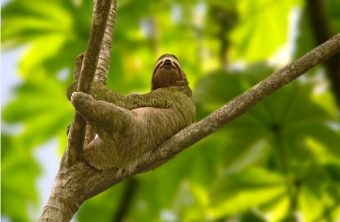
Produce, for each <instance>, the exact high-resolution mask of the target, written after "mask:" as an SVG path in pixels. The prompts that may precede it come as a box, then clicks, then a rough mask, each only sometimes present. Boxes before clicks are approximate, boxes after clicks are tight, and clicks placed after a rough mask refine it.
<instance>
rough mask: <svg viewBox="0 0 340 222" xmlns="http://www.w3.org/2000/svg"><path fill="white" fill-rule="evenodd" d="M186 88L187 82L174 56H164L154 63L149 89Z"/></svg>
mask: <svg viewBox="0 0 340 222" xmlns="http://www.w3.org/2000/svg"><path fill="white" fill-rule="evenodd" d="M170 86H188V81H187V79H186V77H185V74H184V72H183V70H182V67H181V65H180V63H179V62H178V59H177V57H176V56H175V55H172V54H164V55H162V56H161V57H159V59H158V60H157V62H156V65H155V69H154V71H153V75H152V83H151V89H152V90H154V89H158V88H165V87H170Z"/></svg>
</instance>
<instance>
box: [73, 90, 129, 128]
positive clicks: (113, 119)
mask: <svg viewBox="0 0 340 222" xmlns="http://www.w3.org/2000/svg"><path fill="white" fill-rule="evenodd" d="M71 102H72V104H73V106H74V107H75V108H76V110H77V112H78V113H79V114H80V115H81V116H83V117H84V118H85V119H86V120H87V121H88V122H89V123H90V124H91V125H93V126H94V127H97V128H100V129H103V130H105V131H111V130H114V131H120V132H122V131H125V130H126V129H127V128H129V127H131V125H132V124H133V121H134V119H135V117H134V116H133V114H132V113H131V111H130V110H127V109H124V108H122V107H119V106H116V105H114V104H112V103H108V102H105V101H101V100H95V99H93V97H92V96H90V95H88V94H86V93H83V92H73V93H72V96H71Z"/></svg>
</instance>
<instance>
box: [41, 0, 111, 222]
mask: <svg viewBox="0 0 340 222" xmlns="http://www.w3.org/2000/svg"><path fill="white" fill-rule="evenodd" d="M111 5H113V6H112V7H115V4H111V0H96V1H95V4H94V12H93V18H92V27H91V33H90V38H89V44H88V49H87V51H86V53H85V55H84V61H83V65H82V67H81V70H80V79H79V83H78V91H82V92H85V93H89V92H90V89H91V84H92V81H93V79H94V76H95V73H96V70H97V63H98V58H99V54H100V50H101V48H102V41H103V37H104V32H105V30H106V26H107V23H108V17H109V12H110V9H111ZM111 17H112V16H111ZM112 18H113V17H112ZM105 39H106V40H107V37H106V38H105ZM106 44H107V41H106ZM110 45H112V40H111V42H110ZM105 46H106V45H104V47H105ZM106 48H107V47H105V49H106ZM105 49H104V50H102V51H103V52H104V53H105V52H107V50H105ZM109 53H111V46H110V47H109ZM108 60H109V59H108ZM105 65H106V64H104V67H105ZM104 71H105V72H106V73H104V74H105V75H107V70H104ZM98 75H100V74H98ZM85 132H86V121H85V120H84V119H83V118H82V117H81V116H80V115H79V114H77V113H76V115H75V117H74V120H73V123H72V125H71V128H70V131H69V135H68V146H67V148H66V152H65V154H64V156H63V159H62V161H61V164H60V169H59V172H58V175H57V177H56V179H55V184H54V187H53V189H52V191H51V195H50V197H49V200H48V202H47V204H46V205H45V207H44V210H43V212H42V214H41V216H40V219H39V221H69V220H70V219H71V218H72V216H73V214H74V213H75V212H76V211H77V210H78V207H79V205H80V203H79V202H78V198H77V197H74V195H76V194H77V192H76V191H75V190H73V189H72V188H73V183H72V184H69V181H73V180H68V176H72V175H73V174H72V173H68V170H69V169H73V168H71V166H73V167H74V166H76V167H77V166H78V163H79V162H81V161H83V146H84V140H85ZM69 167H70V168H69ZM65 174H69V175H66V176H65ZM65 178H66V180H65ZM72 179H77V176H75V177H72ZM69 186H70V187H69ZM65 187H68V189H65V190H64V188H65Z"/></svg>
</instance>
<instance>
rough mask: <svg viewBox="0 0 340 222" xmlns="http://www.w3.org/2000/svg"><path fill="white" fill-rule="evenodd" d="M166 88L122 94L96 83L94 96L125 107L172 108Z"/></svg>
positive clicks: (93, 91) (93, 90) (93, 89)
mask: <svg viewBox="0 0 340 222" xmlns="http://www.w3.org/2000/svg"><path fill="white" fill-rule="evenodd" d="M167 94H168V92H166V91H165V90H158V91H152V92H150V93H146V94H131V95H127V96H125V95H122V94H119V93H116V92H113V91H112V90H110V89H108V88H107V87H106V86H105V85H103V84H100V83H94V85H93V87H92V96H93V97H94V98H95V99H97V100H103V101H107V102H110V103H113V104H115V105H117V106H120V107H122V108H125V109H130V110H131V109H136V108H140V107H156V108H171V98H170V95H167Z"/></svg>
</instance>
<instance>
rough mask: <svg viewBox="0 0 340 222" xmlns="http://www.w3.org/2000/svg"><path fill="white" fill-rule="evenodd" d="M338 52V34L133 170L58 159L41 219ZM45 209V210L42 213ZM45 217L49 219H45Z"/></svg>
mask: <svg viewBox="0 0 340 222" xmlns="http://www.w3.org/2000/svg"><path fill="white" fill-rule="evenodd" d="M339 52H340V34H337V35H335V36H334V37H333V38H331V39H330V40H328V41H327V42H325V43H324V44H322V45H320V46H318V47H316V48H315V49H313V50H312V51H310V52H309V53H307V54H306V55H304V56H302V57H301V58H299V59H298V60H296V61H295V62H293V63H291V64H290V65H287V66H286V67H284V68H282V69H280V70H278V71H276V72H275V73H273V74H272V75H271V76H269V77H268V78H267V79H265V80H263V81H261V82H260V83H258V84H257V85H255V86H254V87H252V88H251V89H249V90H248V91H246V92H244V93H243V94H241V95H240V96H238V97H236V98H235V99H233V100H231V101H230V102H228V103H227V104H226V105H224V106H223V107H221V108H220V109H218V110H217V111H215V112H214V113H212V114H210V115H209V116H207V117H206V118H204V119H202V120H200V121H198V122H196V123H193V124H191V125H190V126H188V127H186V128H185V129H183V130H181V131H180V132H178V133H177V134H175V135H174V136H172V137H171V138H170V139H169V140H167V141H166V142H164V143H163V144H162V145H160V146H159V147H157V148H156V149H154V150H153V151H151V152H150V159H148V160H147V161H146V162H143V163H141V164H140V165H138V167H137V168H136V169H135V171H133V172H119V173H118V171H117V170H116V169H113V170H104V171H99V170H96V169H94V168H93V167H91V166H89V165H88V164H87V163H85V162H82V161H76V162H74V163H73V164H71V165H68V164H65V161H66V160H65V158H63V159H62V162H61V167H60V170H59V172H58V175H57V177H56V179H55V185H54V188H53V190H52V194H51V197H50V200H49V202H48V204H47V206H46V207H45V208H44V212H43V215H42V217H41V221H69V220H70V218H71V217H72V215H73V214H74V213H75V212H76V211H77V209H78V208H79V206H80V205H81V204H82V203H83V202H84V201H85V200H87V199H89V198H90V197H92V196H94V195H96V194H98V193H100V192H102V191H104V190H106V189H108V188H110V187H111V186H113V185H114V184H117V183H119V182H120V181H122V180H124V179H125V178H127V177H130V176H132V175H134V174H137V173H141V172H145V171H148V170H151V169H154V168H156V167H158V166H160V165H161V164H163V163H165V162H166V161H168V160H170V159H171V158H173V157H174V156H175V155H176V154H178V153H179V152H181V151H182V150H184V149H185V148H187V147H188V146H190V145H192V144H194V143H196V142H197V141H199V140H201V139H203V138H204V137H206V136H208V135H209V134H211V133H213V132H215V131H216V130H218V129H219V128H221V127H222V126H224V125H225V124H226V123H228V122H229V121H231V120H233V119H235V118H236V117H238V116H240V115H242V114H243V113H245V112H247V111H248V110H249V109H250V108H251V107H252V106H253V105H255V104H256V103H257V102H259V101H260V100H262V99H263V98H265V97H267V96H268V95H269V94H271V93H273V92H274V91H275V90H277V89H278V88H280V87H281V86H284V85H285V84H288V83H289V82H291V81H292V80H294V79H296V78H297V77H299V76H300V75H302V74H303V73H304V72H306V71H307V70H309V69H310V68H312V67H314V66H315V65H317V64H319V63H320V62H322V61H324V60H326V59H328V58H330V57H332V56H334V55H335V54H337V53H339ZM46 212H47V213H46ZM47 218H49V220H47Z"/></svg>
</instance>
